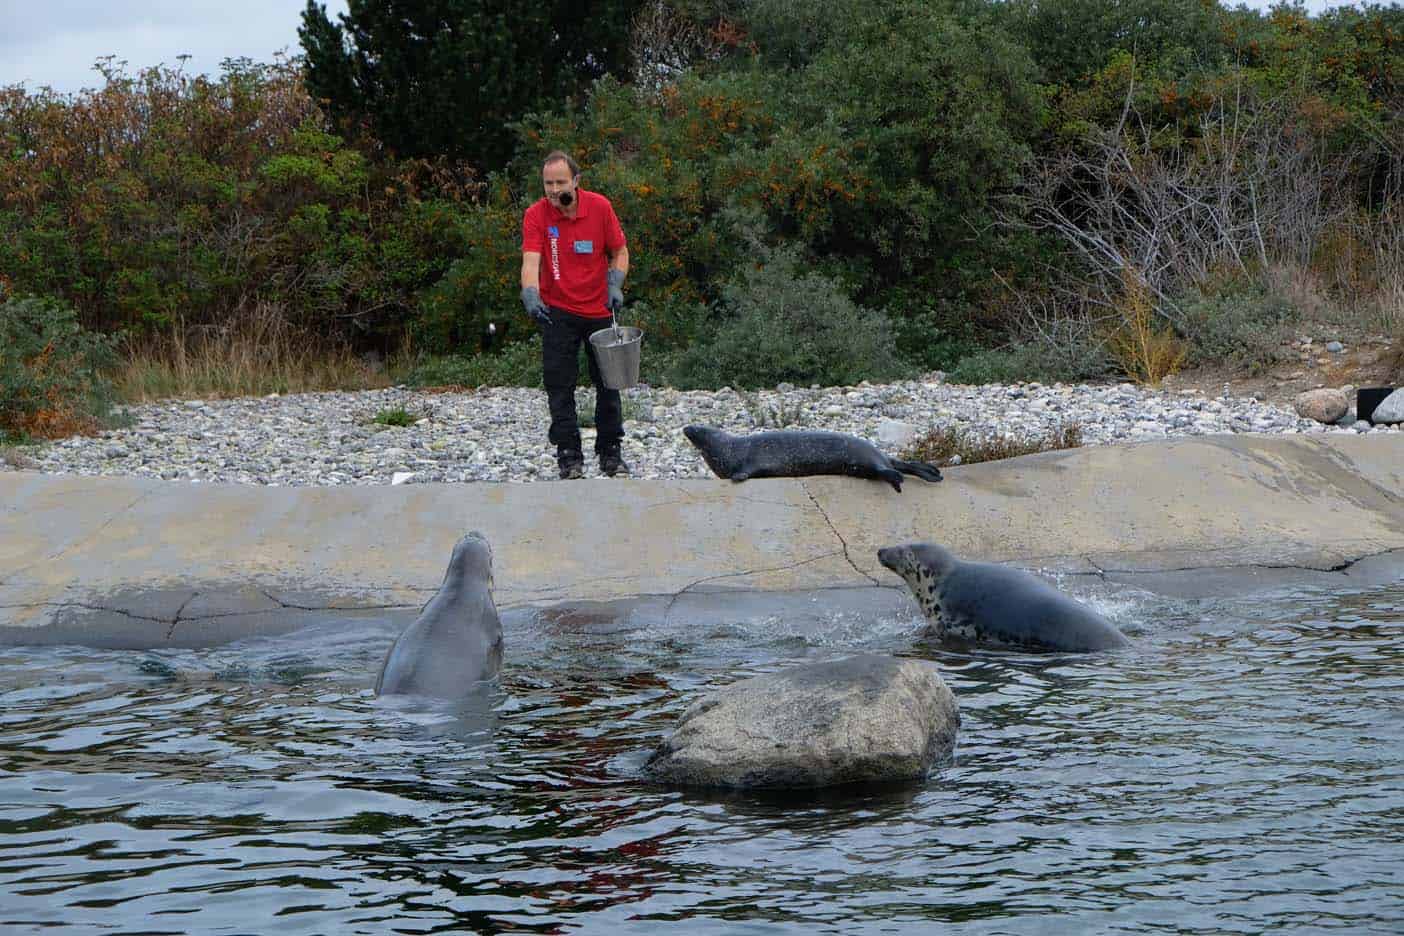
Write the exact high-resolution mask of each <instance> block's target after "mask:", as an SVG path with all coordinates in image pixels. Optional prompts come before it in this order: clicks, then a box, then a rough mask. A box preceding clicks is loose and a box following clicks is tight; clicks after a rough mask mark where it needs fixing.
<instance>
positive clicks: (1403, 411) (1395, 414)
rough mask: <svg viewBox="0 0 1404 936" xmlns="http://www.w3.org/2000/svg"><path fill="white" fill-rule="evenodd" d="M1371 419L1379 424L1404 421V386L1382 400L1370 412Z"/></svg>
mask: <svg viewBox="0 0 1404 936" xmlns="http://www.w3.org/2000/svg"><path fill="white" fill-rule="evenodd" d="M1370 421H1371V422H1374V423H1379V424H1382V425H1383V424H1387V423H1388V424H1392V423H1404V387H1401V388H1400V389H1398V390H1396V391H1394V392H1393V393H1391V394H1390V395H1389V396H1387V397H1385V398H1384V399H1383V400H1381V401H1380V405H1379V406H1377V407H1375V411H1374V412H1373V413H1371V414H1370Z"/></svg>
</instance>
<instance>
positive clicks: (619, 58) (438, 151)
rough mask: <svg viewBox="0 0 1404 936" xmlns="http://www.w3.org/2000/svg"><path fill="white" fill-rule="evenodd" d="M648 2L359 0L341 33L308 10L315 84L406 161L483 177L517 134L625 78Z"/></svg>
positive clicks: (319, 93) (349, 121) (340, 114)
mask: <svg viewBox="0 0 1404 936" xmlns="http://www.w3.org/2000/svg"><path fill="white" fill-rule="evenodd" d="M638 6H639V3H638V2H637V0H550V2H542V3H507V2H503V0H350V2H349V3H348V4H347V12H346V13H344V14H342V15H341V16H339V17H338V20H339V22H337V23H332V22H331V20H330V18H328V16H327V13H326V6H325V5H324V4H319V3H316V2H315V0H308V3H307V8H306V9H305V10H304V11H303V14H302V26H301V28H300V29H299V30H298V35H299V36H300V38H301V40H302V46H303V50H304V52H305V53H306V61H307V84H308V88H309V89H310V90H311V91H312V93H313V95H314V96H315V97H317V98H319V99H323V100H325V101H326V102H327V106H328V108H329V109H330V111H331V113H332V115H333V116H334V117H335V118H337V119H338V120H340V121H341V122H342V123H343V125H352V126H362V125H364V126H366V127H368V128H369V129H370V130H371V132H372V133H373V134H374V135H375V137H376V138H377V139H378V140H380V141H381V142H382V143H384V144H385V145H386V146H388V147H389V148H390V149H391V150H392V151H393V152H394V153H396V154H397V155H400V156H449V157H452V158H458V159H465V160H467V161H468V162H470V163H471V164H473V165H474V166H476V167H478V168H479V169H480V170H492V169H498V168H501V166H503V165H504V164H505V163H506V161H507V159H508V158H509V157H510V156H511V153H512V135H511V131H510V130H509V129H508V125H509V124H510V123H511V122H512V121H514V120H518V119H520V118H521V117H522V115H524V114H526V113H528V112H529V111H532V110H535V109H537V108H539V107H549V106H560V105H562V104H564V103H565V102H566V100H567V99H568V98H569V97H570V96H572V95H576V94H580V93H581V92H583V91H584V90H585V89H586V88H588V87H589V85H590V82H592V81H593V80H594V79H596V78H598V77H600V76H601V75H604V74H607V73H611V72H613V73H620V72H622V71H623V65H624V60H625V53H626V49H627V44H628V35H629V21H630V20H631V18H632V17H633V14H634V11H635V10H636V9H637V8H638Z"/></svg>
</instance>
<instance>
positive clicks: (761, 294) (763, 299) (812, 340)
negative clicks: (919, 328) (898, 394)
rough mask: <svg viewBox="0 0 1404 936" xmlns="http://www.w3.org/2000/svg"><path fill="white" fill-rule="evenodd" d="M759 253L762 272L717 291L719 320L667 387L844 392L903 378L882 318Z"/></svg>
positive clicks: (781, 254)
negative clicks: (814, 387) (795, 387)
mask: <svg viewBox="0 0 1404 936" xmlns="http://www.w3.org/2000/svg"><path fill="white" fill-rule="evenodd" d="M757 253H758V255H759V256H760V258H761V261H762V262H761V265H760V266H759V267H752V268H749V269H747V270H746V271H745V273H744V274H743V276H742V278H741V279H740V280H739V281H733V282H732V283H730V284H729V285H727V286H726V287H725V288H724V289H723V290H722V299H721V302H720V304H719V312H720V316H719V318H718V319H717V320H716V321H714V322H713V323H712V324H711V326H710V327H709V328H708V329H707V330H706V332H705V334H704V335H703V336H702V337H701V338H700V339H699V340H698V341H697V342H695V343H694V344H692V345H691V346H689V347H688V348H687V349H685V350H684V351H683V352H682V353H681V354H680V355H679V356H678V359H677V362H676V363H675V365H674V366H673V368H672V372H671V374H670V376H671V383H672V385H673V386H675V387H678V388H679V389H683V390H689V389H715V388H717V387H721V386H730V387H738V388H745V389H757V388H760V387H773V386H775V385H777V384H780V383H795V384H806V385H807V384H812V383H817V384H823V385H826V386H842V385H848V384H856V383H859V382H860V381H863V380H872V381H884V380H892V379H897V378H900V377H903V376H906V375H907V374H908V373H909V371H910V369H909V368H908V367H907V365H905V364H904V363H903V362H902V360H901V359H900V357H899V356H898V354H897V347H896V343H895V341H894V340H893V335H892V324H891V322H889V321H888V319H887V317H886V316H885V315H883V314H882V313H881V312H875V311H872V310H869V309H864V308H862V307H861V306H858V305H856V304H855V303H854V302H853V300H851V299H850V298H849V297H848V295H847V294H846V293H845V292H844V291H843V289H842V288H841V287H840V286H839V285H838V284H836V283H835V282H834V281H833V280H830V279H828V278H826V277H824V276H821V275H819V274H817V273H805V274H801V272H800V269H801V261H800V257H799V253H798V252H797V251H795V250H793V249H789V248H782V249H775V250H767V249H764V248H761V249H758V250H757Z"/></svg>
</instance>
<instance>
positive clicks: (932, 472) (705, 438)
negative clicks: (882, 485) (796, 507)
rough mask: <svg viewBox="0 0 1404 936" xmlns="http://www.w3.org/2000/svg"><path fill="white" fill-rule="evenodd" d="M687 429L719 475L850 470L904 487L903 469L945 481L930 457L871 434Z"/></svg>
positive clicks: (741, 476)
mask: <svg viewBox="0 0 1404 936" xmlns="http://www.w3.org/2000/svg"><path fill="white" fill-rule="evenodd" d="M683 434H684V435H686V436H687V439H688V441H689V442H691V443H692V444H693V445H695V446H697V450H698V451H699V452H701V453H702V458H703V459H704V460H705V461H706V462H707V467H708V468H710V469H712V472H713V473H714V474H715V475H716V476H717V477H718V478H730V479H731V480H733V481H745V480H746V479H747V478H802V477H805V476H807V475H849V476H850V477H854V478H875V479H877V480H880V481H886V482H887V483H888V484H890V485H892V487H893V488H895V489H896V490H898V491H900V490H902V475H903V474H909V475H915V476H916V477H918V478H921V479H923V480H925V481H940V480H941V469H939V468H937V467H936V466H935V465H931V464H928V463H926V462H905V461H899V460H898V459H895V458H888V457H887V456H886V455H884V454H883V453H882V452H880V451H878V448H877V446H875V445H873V444H872V443H871V442H869V441H867V440H866V439H860V438H858V437H857V436H851V435H845V434H843V433H842V432H822V431H818V430H805V431H788V432H783V431H773V432H757V433H753V434H752V435H745V436H737V435H732V434H731V433H729V432H723V431H722V430H720V429H713V428H711V427H709V426H686V427H684V428H683Z"/></svg>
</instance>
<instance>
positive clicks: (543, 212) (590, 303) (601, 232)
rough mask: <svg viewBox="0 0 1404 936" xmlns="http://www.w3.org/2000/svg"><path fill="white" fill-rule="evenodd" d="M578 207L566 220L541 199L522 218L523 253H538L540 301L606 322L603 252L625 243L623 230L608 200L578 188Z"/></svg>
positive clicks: (616, 249) (611, 250)
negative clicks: (604, 319)
mask: <svg viewBox="0 0 1404 936" xmlns="http://www.w3.org/2000/svg"><path fill="white" fill-rule="evenodd" d="M575 193H576V195H578V196H579V198H580V205H579V208H578V210H577V211H576V215H575V217H574V218H567V217H566V216H565V215H563V214H561V212H560V210H559V209H557V208H556V206H555V205H552V204H551V202H550V200H549V199H546V198H542V199H541V200H540V201H538V202H537V203H536V204H534V205H532V206H531V207H530V208H528V209H527V210H526V215H525V216H523V218H522V252H523V253H528V252H530V253H539V254H541V300H542V301H543V302H545V303H546V304H547V305H548V306H552V307H554V308H557V309H565V310H566V311H567V312H574V313H575V314H576V315H583V316H586V317H588V318H604V317H607V316H608V315H609V310H608V309H606V308H605V293H606V288H605V277H606V276H607V274H608V271H609V257H608V256H607V254H612V253H616V252H618V251H619V250H620V249H621V248H623V247H624V245H625V240H624V229H623V228H621V227H620V226H619V218H617V217H616V216H615V214H614V206H613V205H611V204H610V203H609V199H608V198H605V197H604V196H603V195H600V194H597V193H595V192H587V191H585V190H584V189H580V188H578V189H576V190H575Z"/></svg>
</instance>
